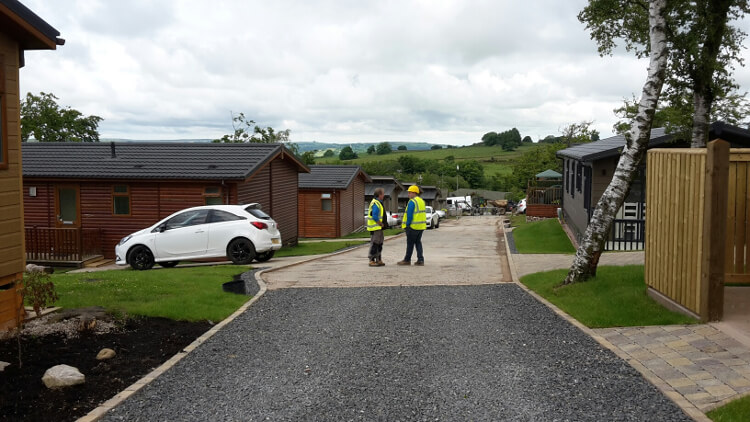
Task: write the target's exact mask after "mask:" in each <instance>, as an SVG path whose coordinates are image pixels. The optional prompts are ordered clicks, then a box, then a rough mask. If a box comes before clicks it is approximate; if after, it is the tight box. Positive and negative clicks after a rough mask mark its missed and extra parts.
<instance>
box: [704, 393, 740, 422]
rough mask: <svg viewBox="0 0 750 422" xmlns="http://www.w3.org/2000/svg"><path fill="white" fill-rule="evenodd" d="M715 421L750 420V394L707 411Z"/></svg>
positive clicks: (707, 414) (736, 421) (735, 421)
mask: <svg viewBox="0 0 750 422" xmlns="http://www.w3.org/2000/svg"><path fill="white" fill-rule="evenodd" d="M706 416H708V417H709V418H710V419H711V420H712V421H715V422H747V421H750V396H745V397H742V398H739V399H737V400H734V401H731V402H729V403H727V404H725V405H724V406H721V407H719V408H717V409H714V410H712V411H710V412H708V413H706Z"/></svg>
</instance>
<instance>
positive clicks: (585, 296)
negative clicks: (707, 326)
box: [521, 265, 698, 328]
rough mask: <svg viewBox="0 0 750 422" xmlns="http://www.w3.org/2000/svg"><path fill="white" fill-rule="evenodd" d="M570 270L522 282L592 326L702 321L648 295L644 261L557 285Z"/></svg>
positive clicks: (523, 278) (541, 274)
mask: <svg viewBox="0 0 750 422" xmlns="http://www.w3.org/2000/svg"><path fill="white" fill-rule="evenodd" d="M567 273H568V270H555V271H547V272H543V273H536V274H529V275H527V276H524V277H521V283H523V284H524V285H526V286H527V287H528V288H530V289H531V290H533V291H535V292H536V293H538V294H539V295H540V296H542V297H544V298H545V299H547V300H549V301H550V302H552V303H553V304H555V305H556V306H557V307H559V308H560V309H562V310H563V311H565V312H566V313H568V314H569V315H571V316H572V317H573V318H575V319H577V320H578V321H580V322H581V323H582V324H584V325H586V326H587V327H591V328H602V327H633V326H644V325H670V324H694V323H698V321H697V320H695V319H693V318H690V317H687V316H684V315H682V314H678V313H675V312H672V311H669V310H667V309H666V308H664V307H663V306H661V305H659V304H658V303H656V302H655V301H654V300H653V299H651V298H650V297H648V295H647V294H646V284H645V282H644V281H643V265H630V266H623V267H615V266H600V267H599V269H598V270H597V276H596V277H595V278H594V279H592V280H590V281H587V282H585V283H578V284H574V285H570V286H565V287H559V288H555V286H558V285H559V284H560V283H561V282H562V281H563V279H565V275H566V274H567Z"/></svg>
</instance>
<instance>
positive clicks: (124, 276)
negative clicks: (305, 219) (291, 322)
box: [50, 265, 249, 321]
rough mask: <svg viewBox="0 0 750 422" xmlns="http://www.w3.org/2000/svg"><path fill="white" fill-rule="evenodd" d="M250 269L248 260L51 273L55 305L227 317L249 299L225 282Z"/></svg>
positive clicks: (176, 317) (157, 314)
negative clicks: (225, 286) (239, 263)
mask: <svg viewBox="0 0 750 422" xmlns="http://www.w3.org/2000/svg"><path fill="white" fill-rule="evenodd" d="M247 270H248V267H246V266H235V265H219V266H206V267H193V268H171V269H160V270H150V271H135V270H129V269H128V270H113V271H99V272H93V273H74V274H51V276H50V278H51V281H52V282H53V283H55V288H56V289H57V294H58V296H59V297H60V300H58V301H57V302H56V303H55V306H62V307H63V308H81V307H87V306H101V307H104V308H106V309H107V310H109V311H112V312H125V313H127V314H129V315H143V316H150V317H164V318H170V319H174V320H186V321H202V320H211V321H221V320H222V319H224V318H226V317H227V316H229V315H230V314H231V313H232V312H234V311H235V310H237V308H239V307H240V306H241V305H242V304H243V303H245V302H246V301H247V300H248V299H249V297H248V296H243V295H238V294H234V293H227V292H224V291H223V290H222V286H221V285H222V284H223V283H226V282H228V281H232V279H233V277H234V276H235V275H237V274H241V273H243V272H245V271H247Z"/></svg>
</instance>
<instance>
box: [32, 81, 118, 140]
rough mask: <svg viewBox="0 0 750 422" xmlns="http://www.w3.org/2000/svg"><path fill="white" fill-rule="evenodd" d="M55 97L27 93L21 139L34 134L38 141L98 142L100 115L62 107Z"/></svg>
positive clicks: (42, 93) (45, 94)
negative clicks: (87, 114)
mask: <svg viewBox="0 0 750 422" xmlns="http://www.w3.org/2000/svg"><path fill="white" fill-rule="evenodd" d="M56 100H58V98H57V97H56V96H55V95H54V94H51V93H45V92H40V93H39V95H34V94H32V93H30V92H29V93H27V94H26V98H25V99H24V100H23V101H21V141H23V142H26V141H28V140H29V138H30V137H31V136H32V135H33V137H34V139H36V140H37V141H39V142H99V130H98V128H99V122H101V121H102V120H103V119H102V118H101V117H99V116H94V115H91V116H88V117H85V116H84V115H83V113H81V112H80V111H78V110H75V109H72V108H70V107H64V108H61V107H60V106H59V105H58V104H57V101H56Z"/></svg>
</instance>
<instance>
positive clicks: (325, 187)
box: [298, 165, 372, 237]
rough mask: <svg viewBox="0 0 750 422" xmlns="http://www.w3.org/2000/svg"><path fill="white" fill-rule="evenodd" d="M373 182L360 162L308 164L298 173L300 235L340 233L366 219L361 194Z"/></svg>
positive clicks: (356, 227)
mask: <svg viewBox="0 0 750 422" xmlns="http://www.w3.org/2000/svg"><path fill="white" fill-rule="evenodd" d="M370 182H372V179H370V176H368V175H367V173H365V172H364V171H362V168H360V167H359V166H325V165H318V166H315V165H313V166H310V173H300V175H299V206H298V220H299V235H300V237H341V236H344V235H347V234H349V233H352V232H354V231H355V230H357V229H359V228H361V227H362V226H363V225H364V223H365V217H364V214H365V208H364V206H363V202H362V198H363V197H364V196H365V185H366V184H367V183H370Z"/></svg>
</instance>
